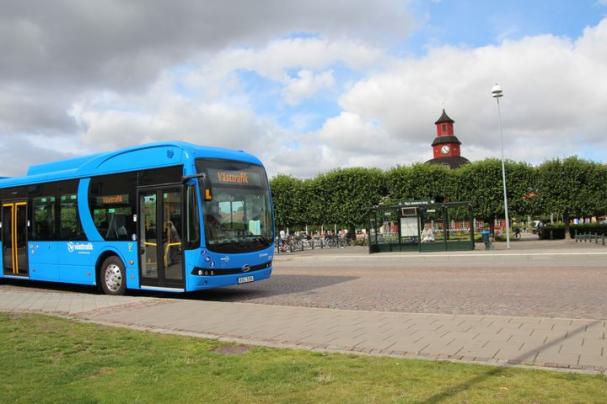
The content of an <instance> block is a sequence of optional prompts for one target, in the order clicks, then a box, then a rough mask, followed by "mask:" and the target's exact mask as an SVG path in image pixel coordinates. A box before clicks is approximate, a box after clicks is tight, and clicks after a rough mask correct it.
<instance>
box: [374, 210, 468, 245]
mask: <svg viewBox="0 0 607 404" xmlns="http://www.w3.org/2000/svg"><path fill="white" fill-rule="evenodd" d="M473 217H474V216H473V209H472V205H471V204H470V203H468V202H450V203H434V202H424V201H418V202H403V203H400V204H398V205H392V206H382V205H380V206H375V207H373V208H372V209H371V210H370V213H369V231H368V234H369V253H376V252H386V251H419V252H431V251H462V250H473V249H474V226H473V220H474V219H473Z"/></svg>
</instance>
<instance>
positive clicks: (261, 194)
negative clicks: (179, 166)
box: [196, 159, 273, 253]
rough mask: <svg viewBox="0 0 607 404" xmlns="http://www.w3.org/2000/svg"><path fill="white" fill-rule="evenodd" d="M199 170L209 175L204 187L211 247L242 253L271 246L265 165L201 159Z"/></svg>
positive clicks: (271, 229) (270, 214) (204, 211)
mask: <svg viewBox="0 0 607 404" xmlns="http://www.w3.org/2000/svg"><path fill="white" fill-rule="evenodd" d="M196 170H197V171H198V172H199V173H204V174H205V180H204V181H202V180H201V189H203V198H202V199H203V202H204V203H203V214H204V226H205V235H206V243H207V248H208V249H209V250H211V251H216V252H222V253H239V252H250V251H257V250H261V249H263V248H266V247H269V246H270V245H271V244H272V239H273V226H272V212H271V209H270V192H269V187H268V180H267V177H266V173H265V170H264V169H263V167H261V166H258V165H254V164H248V163H243V162H236V161H229V160H206V159H197V160H196ZM203 186H206V189H205V188H203Z"/></svg>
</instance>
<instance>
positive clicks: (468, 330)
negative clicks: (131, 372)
mask: <svg viewBox="0 0 607 404" xmlns="http://www.w3.org/2000/svg"><path fill="white" fill-rule="evenodd" d="M24 290H25V291H24ZM0 311H5V312H42V313H50V314H60V315H66V316H70V317H73V318H77V319H82V320H87V321H92V322H97V323H103V324H113V325H122V326H127V327H133V328H139V329H150V330H156V331H161V332H169V333H170V332H174V333H181V334H184V333H185V334H190V335H198V336H202V337H211V338H219V339H222V340H232V341H239V342H243V343H249V344H258V345H265V346H277V347H297V348H309V349H315V350H322V351H337V352H357V353H365V354H371V355H389V356H397V357H409V358H427V359H443V360H461V361H471V362H483V363H490V364H497V365H510V364H515V365H519V364H520V365H531V366H541V367H552V368H565V369H575V370H589V371H598V372H606V371H607V341H606V333H607V325H606V321H605V320H586V319H564V318H545V317H514V316H489V315H488V316H479V315H449V314H422V313H397V312H374V311H361V310H336V309H322V308H311V307H291V306H276V305H260V304H251V303H226V302H210V301H200V300H187V299H170V298H150V297H112V296H103V295H96V294H87V293H75V292H67V293H66V292H64V293H57V292H47V291H44V290H40V289H32V290H29V291H28V289H27V288H7V287H0Z"/></svg>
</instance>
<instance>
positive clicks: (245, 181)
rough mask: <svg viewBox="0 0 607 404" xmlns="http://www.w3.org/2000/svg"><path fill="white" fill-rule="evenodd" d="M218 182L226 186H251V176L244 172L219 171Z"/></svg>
mask: <svg viewBox="0 0 607 404" xmlns="http://www.w3.org/2000/svg"><path fill="white" fill-rule="evenodd" d="M217 180H218V181H219V182H220V183H224V184H240V185H249V175H248V173H246V172H244V171H217Z"/></svg>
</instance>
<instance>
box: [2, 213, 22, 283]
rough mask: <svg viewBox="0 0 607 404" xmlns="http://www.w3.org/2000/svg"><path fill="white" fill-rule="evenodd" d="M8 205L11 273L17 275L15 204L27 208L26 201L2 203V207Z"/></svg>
mask: <svg viewBox="0 0 607 404" xmlns="http://www.w3.org/2000/svg"><path fill="white" fill-rule="evenodd" d="M9 206H10V208H11V259H12V264H13V265H12V268H11V269H12V271H13V275H19V256H18V247H17V206H25V207H26V209H27V202H9V203H4V204H2V207H3V208H5V207H9ZM26 222H27V210H26ZM26 247H27V246H26Z"/></svg>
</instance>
